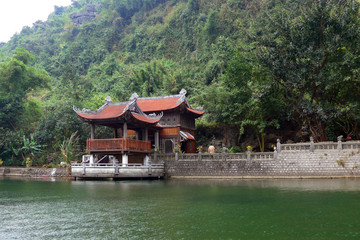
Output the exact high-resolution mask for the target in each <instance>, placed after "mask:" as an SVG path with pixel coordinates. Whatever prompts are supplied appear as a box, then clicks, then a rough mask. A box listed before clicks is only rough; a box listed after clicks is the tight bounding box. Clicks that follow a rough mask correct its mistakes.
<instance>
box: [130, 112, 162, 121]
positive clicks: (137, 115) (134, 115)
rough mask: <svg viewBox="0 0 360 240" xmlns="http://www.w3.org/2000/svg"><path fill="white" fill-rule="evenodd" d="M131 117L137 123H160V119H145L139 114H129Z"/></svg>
mask: <svg viewBox="0 0 360 240" xmlns="http://www.w3.org/2000/svg"><path fill="white" fill-rule="evenodd" d="M131 115H132V116H133V117H134V118H136V119H137V120H139V121H142V122H147V123H157V122H159V121H160V119H161V118H158V119H156V118H149V117H146V116H143V115H140V114H136V113H131Z"/></svg>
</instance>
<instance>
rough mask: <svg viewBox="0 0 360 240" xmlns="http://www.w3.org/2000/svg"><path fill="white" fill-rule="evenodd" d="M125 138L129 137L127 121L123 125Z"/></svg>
mask: <svg viewBox="0 0 360 240" xmlns="http://www.w3.org/2000/svg"><path fill="white" fill-rule="evenodd" d="M123 138H127V123H126V122H124V125H123Z"/></svg>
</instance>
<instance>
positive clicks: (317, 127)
mask: <svg viewBox="0 0 360 240" xmlns="http://www.w3.org/2000/svg"><path fill="white" fill-rule="evenodd" d="M308 124H309V127H310V132H311V134H312V136H313V137H314V142H324V141H326V140H327V135H326V126H325V123H323V122H322V121H320V120H317V119H313V120H310V119H308Z"/></svg>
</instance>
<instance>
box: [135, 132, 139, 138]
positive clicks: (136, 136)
mask: <svg viewBox="0 0 360 240" xmlns="http://www.w3.org/2000/svg"><path fill="white" fill-rule="evenodd" d="M135 134H136V135H135V139H136V140H139V132H138V130H136V131H135Z"/></svg>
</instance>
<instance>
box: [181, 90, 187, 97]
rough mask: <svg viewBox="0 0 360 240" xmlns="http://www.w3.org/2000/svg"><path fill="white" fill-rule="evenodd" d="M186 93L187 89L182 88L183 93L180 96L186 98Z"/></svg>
mask: <svg viewBox="0 0 360 240" xmlns="http://www.w3.org/2000/svg"><path fill="white" fill-rule="evenodd" d="M186 93H187V91H186V89H185V88H182V89H181V91H180V92H179V94H180V95H181V96H185V95H186Z"/></svg>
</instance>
